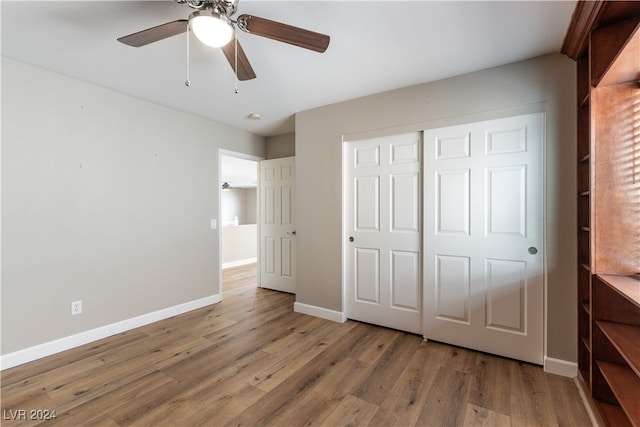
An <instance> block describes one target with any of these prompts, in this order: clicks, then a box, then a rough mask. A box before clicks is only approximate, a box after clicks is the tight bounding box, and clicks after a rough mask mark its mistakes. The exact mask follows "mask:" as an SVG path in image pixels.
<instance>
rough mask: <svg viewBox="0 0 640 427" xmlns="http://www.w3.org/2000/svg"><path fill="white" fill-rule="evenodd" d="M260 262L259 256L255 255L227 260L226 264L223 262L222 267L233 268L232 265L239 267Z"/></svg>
mask: <svg viewBox="0 0 640 427" xmlns="http://www.w3.org/2000/svg"><path fill="white" fill-rule="evenodd" d="M257 262H258V258H256V257H254V258H246V259H239V260H238V261H229V262H225V263H224V264H222V269H223V270H224V269H225V268H231V267H239V266H241V265H247V264H254V263H257Z"/></svg>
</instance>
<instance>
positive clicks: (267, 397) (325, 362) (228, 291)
mask: <svg viewBox="0 0 640 427" xmlns="http://www.w3.org/2000/svg"><path fill="white" fill-rule="evenodd" d="M223 288H224V291H223V301H222V302H220V303H219V304H215V305H212V306H208V307H205V308H202V309H199V310H195V311H192V312H189V313H185V314H183V315H180V316H176V317H174V318H171V319H166V320H163V321H160V322H157V323H153V324H151V325H147V326H144V327H141V328H138V329H135V330H131V331H128V332H126V333H122V334H119V335H116V336H113V337H109V338H106V339H103V340H101V341H98V342H95V343H91V344H88V345H85V346H82V347H79V348H76V349H73V350H69V351H66V352H64V353H60V354H57V355H54V356H51V357H47V358H44V359H41V360H38V361H35V362H32V363H29V364H25V365H21V366H17V367H15V368H12V369H8V370H5V371H3V372H2V377H1V378H2V386H1V393H2V395H1V399H2V420H1V423H2V425H3V426H14V425H15V426H22V425H25V426H26V425H60V426H80V425H85V426H125V425H127V426H128V425H135V426H165V425H166V426H227V425H228V426H263V425H275V426H347V425H350V426H412V425H420V426H463V425H464V426H590V425H591V423H590V420H589V418H588V415H587V412H586V411H585V409H584V407H583V405H582V402H581V400H580V397H579V394H578V391H577V389H576V386H575V384H574V382H573V381H572V380H570V379H567V378H563V377H558V376H554V375H550V374H545V373H544V372H543V371H542V368H541V367H539V366H534V365H530V364H527V363H521V362H517V361H514V360H510V359H504V358H501V357H496V356H492V355H488V354H484V353H478V352H474V351H470V350H465V349H462V348H458V347H453V346H449V345H445V344H441V343H437V342H424V341H423V340H422V338H421V337H420V336H417V335H412V334H407V333H402V332H398V331H394V330H390V329H385V328H379V327H376V326H372V325H368V324H364V323H358V322H352V321H348V322H346V323H344V324H339V323H334V322H330V321H326V320H322V319H318V318H315V317H311V316H306V315H303V314H299V313H294V312H293V309H292V306H293V302H294V297H293V296H292V295H289V294H284V293H279V292H274V291H269V290H265V289H259V288H257V287H256V272H255V265H251V266H245V267H237V268H233V269H228V270H225V272H224V284H223ZM22 410H24V411H25V412H24V413H23V412H21V411H22ZM32 410H33V411H45V412H34V413H32V412H31V411H32ZM46 411H55V415H56V418H55V419H52V420H47V421H44V420H42V418H43V417H44V416H45V415H47V412H46ZM23 415H24V416H23ZM32 415H34V418H35V419H31V418H32ZM38 418H40V419H38Z"/></svg>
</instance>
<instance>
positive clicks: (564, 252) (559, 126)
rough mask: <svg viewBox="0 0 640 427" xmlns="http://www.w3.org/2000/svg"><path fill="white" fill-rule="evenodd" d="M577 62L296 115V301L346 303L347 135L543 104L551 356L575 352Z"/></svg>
mask: <svg viewBox="0 0 640 427" xmlns="http://www.w3.org/2000/svg"><path fill="white" fill-rule="evenodd" d="M575 99H576V96H575V63H574V62H573V61H571V60H569V59H568V58H566V57H563V56H561V55H559V54H557V55H549V56H544V57H540V58H536V59H532V60H528V61H523V62H518V63H515V64H509V65H505V66H501V67H497V68H492V69H488V70H484V71H479V72H475V73H471V74H466V75H463V76H459V77H455V78H450V79H446V80H441V81H437V82H432V83H426V84H422V85H418V86H413V87H408V88H403V89H399V90H395V91H391V92H386V93H382V94H378V95H373V96H368V97H365V98H360V99H355V100H351V101H347V102H343V103H339V104H335V105H329V106H325V107H321V108H317V109H313V110H309V111H305V112H301V113H298V114H297V115H296V133H295V138H296V144H295V153H296V176H297V179H296V181H297V187H296V198H297V202H296V209H297V225H296V228H297V231H298V235H297V252H296V256H297V298H296V299H297V301H298V302H300V303H303V304H308V305H312V306H317V307H322V308H326V309H329V310H336V311H342V310H343V301H342V295H343V291H342V257H343V255H342V251H341V248H342V245H343V236H342V232H341V230H342V139H343V136H344V135H354V134H366V133H376V132H386V133H394V132H396V131H398V132H400V131H409V130H421V129H424V128H428V127H435V126H446V125H452V124H456V123H462V122H464V121H474V120H484V119H490V118H495V117H499V116H501V115H505V113H510V114H511V113H513V114H522V113H526V112H530V110H536V109H540V108H542V109H545V110H546V114H547V115H546V148H545V149H546V152H545V159H546V168H547V170H546V200H545V203H546V207H545V208H546V233H545V237H546V243H545V244H546V258H547V273H548V274H547V294H546V308H547V315H546V332H547V352H546V355H547V356H549V357H552V358H557V359H561V360H566V361H573V362H575V361H576V291H575V289H576V214H575V200H576V199H575V188H576V184H575V156H576V154H575V153H576V151H575V140H576V135H575V128H576V111H575V110H576V106H575Z"/></svg>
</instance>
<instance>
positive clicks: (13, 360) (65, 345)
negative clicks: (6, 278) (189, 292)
mask: <svg viewBox="0 0 640 427" xmlns="http://www.w3.org/2000/svg"><path fill="white" fill-rule="evenodd" d="M220 301H221V297H220V294H216V295H212V296H209V297H205V298H201V299H197V300H194V301H189V302H186V303H183V304H178V305H174V306H173V307H168V308H164V309H162V310H158V311H154V312H151V313H147V314H143V315H141V316H137V317H132V318H131V319H126V320H122V321H120V322H116V323H112V324H110V325H105V326H101V327H99V328H95V329H91V330H89V331H85V332H80V333H78V334H75V335H70V336H67V337H64V338H60V339H57V340H54V341H49V342H47V343H43V344H38V345H35V346H33V347H29V348H25V349H24V350H18V351H15V352H13V353H7V354H4V355H2V356H0V370H4V369H9V368H12V367H14V366H18V365H22V364H24V363H27V362H31V361H34V360H37V359H40V358H43V357H47V356H51V355H52V354H56V353H60V352H61V351H65V350H69V349H72V348H74V347H79V346H81V345H84V344H88V343H90V342H93V341H97V340H100V339H102V338H106V337H110V336H112V335H116V334H119V333H122V332H126V331H128V330H131V329H134V328H138V327H140V326H144V325H148V324H149V323H153V322H157V321H159V320H163V319H167V318H169V317H172V316H177V315H178V314H182V313H186V312H187V311H191V310H196V309H198V308H202V307H206V306H208V305H211V304H215V303H218V302H220Z"/></svg>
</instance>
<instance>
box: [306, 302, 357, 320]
mask: <svg viewBox="0 0 640 427" xmlns="http://www.w3.org/2000/svg"><path fill="white" fill-rule="evenodd" d="M293 311H295V312H296V313H302V314H308V315H310V316H315V317H320V318H321V319H326V320H331V321H333V322H338V323H344V322H346V321H347V316H346V315H345V314H344V313H343V312H341V311H334V310H329V309H326V308H322V307H316V306H314V305H308V304H303V303H301V302H296V303H294V304H293Z"/></svg>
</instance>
